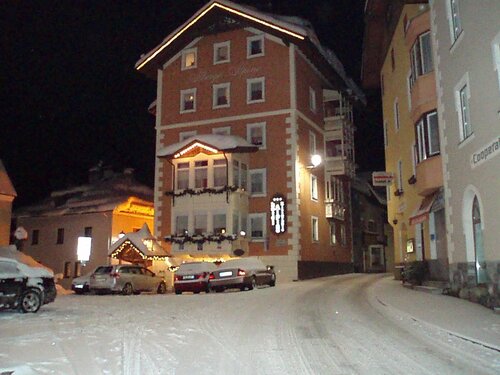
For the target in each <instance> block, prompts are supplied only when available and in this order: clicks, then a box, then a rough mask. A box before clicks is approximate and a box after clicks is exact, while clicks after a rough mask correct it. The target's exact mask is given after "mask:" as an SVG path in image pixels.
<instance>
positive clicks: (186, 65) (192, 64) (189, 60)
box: [181, 48, 196, 70]
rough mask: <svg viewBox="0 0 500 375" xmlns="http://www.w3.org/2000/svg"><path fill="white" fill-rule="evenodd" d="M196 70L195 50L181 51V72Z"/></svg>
mask: <svg viewBox="0 0 500 375" xmlns="http://www.w3.org/2000/svg"><path fill="white" fill-rule="evenodd" d="M192 68H196V48H191V49H187V50H185V51H182V67H181V69H182V70H186V69H192Z"/></svg>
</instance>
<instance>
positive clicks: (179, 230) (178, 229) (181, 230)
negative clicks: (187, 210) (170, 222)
mask: <svg viewBox="0 0 500 375" xmlns="http://www.w3.org/2000/svg"><path fill="white" fill-rule="evenodd" d="M187 232H188V216H187V215H179V216H177V217H176V218H175V234H177V235H178V236H182V235H184V234H186V233H187Z"/></svg>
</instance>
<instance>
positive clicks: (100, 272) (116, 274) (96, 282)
mask: <svg viewBox="0 0 500 375" xmlns="http://www.w3.org/2000/svg"><path fill="white" fill-rule="evenodd" d="M89 286H90V291H91V292H94V293H96V294H102V293H121V294H124V295H130V294H140V293H141V292H156V293H158V294H164V293H166V291H167V286H166V284H165V280H163V278H162V277H159V276H156V275H155V274H154V272H151V271H150V270H148V269H147V268H145V267H142V266H138V265H134V264H119V265H114V266H101V267H97V269H96V270H95V271H94V273H93V274H92V275H91V276H90V285H89Z"/></svg>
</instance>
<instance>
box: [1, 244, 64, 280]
mask: <svg viewBox="0 0 500 375" xmlns="http://www.w3.org/2000/svg"><path fill="white" fill-rule="evenodd" d="M0 258H6V259H7V258H8V259H14V260H17V261H18V262H20V263H22V264H24V265H26V266H29V267H25V268H23V269H22V271H23V272H25V273H26V274H28V275H29V276H32V277H52V276H54V272H53V271H52V270H51V269H50V268H49V267H46V266H44V265H43V264H41V263H38V262H37V261H36V260H35V259H33V258H32V257H30V256H29V255H26V254H24V253H23V252H21V251H19V250H17V248H16V246H14V245H10V246H3V247H2V246H0Z"/></svg>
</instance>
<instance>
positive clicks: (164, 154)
mask: <svg viewBox="0 0 500 375" xmlns="http://www.w3.org/2000/svg"><path fill="white" fill-rule="evenodd" d="M196 148H199V149H200V150H201V152H205V153H212V154H217V153H219V152H224V153H242V152H256V151H257V150H258V149H259V148H258V147H257V146H255V145H253V144H251V143H249V142H247V141H246V140H245V139H243V138H241V137H238V136H235V135H223V134H200V135H194V136H192V137H189V138H187V139H185V140H183V141H181V142H178V143H174V144H172V145H169V146H167V147H164V148H162V149H160V150H159V151H158V154H157V156H158V157H161V158H167V159H176V158H179V157H181V156H182V155H184V154H186V153H188V152H190V151H192V150H194V149H196Z"/></svg>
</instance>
